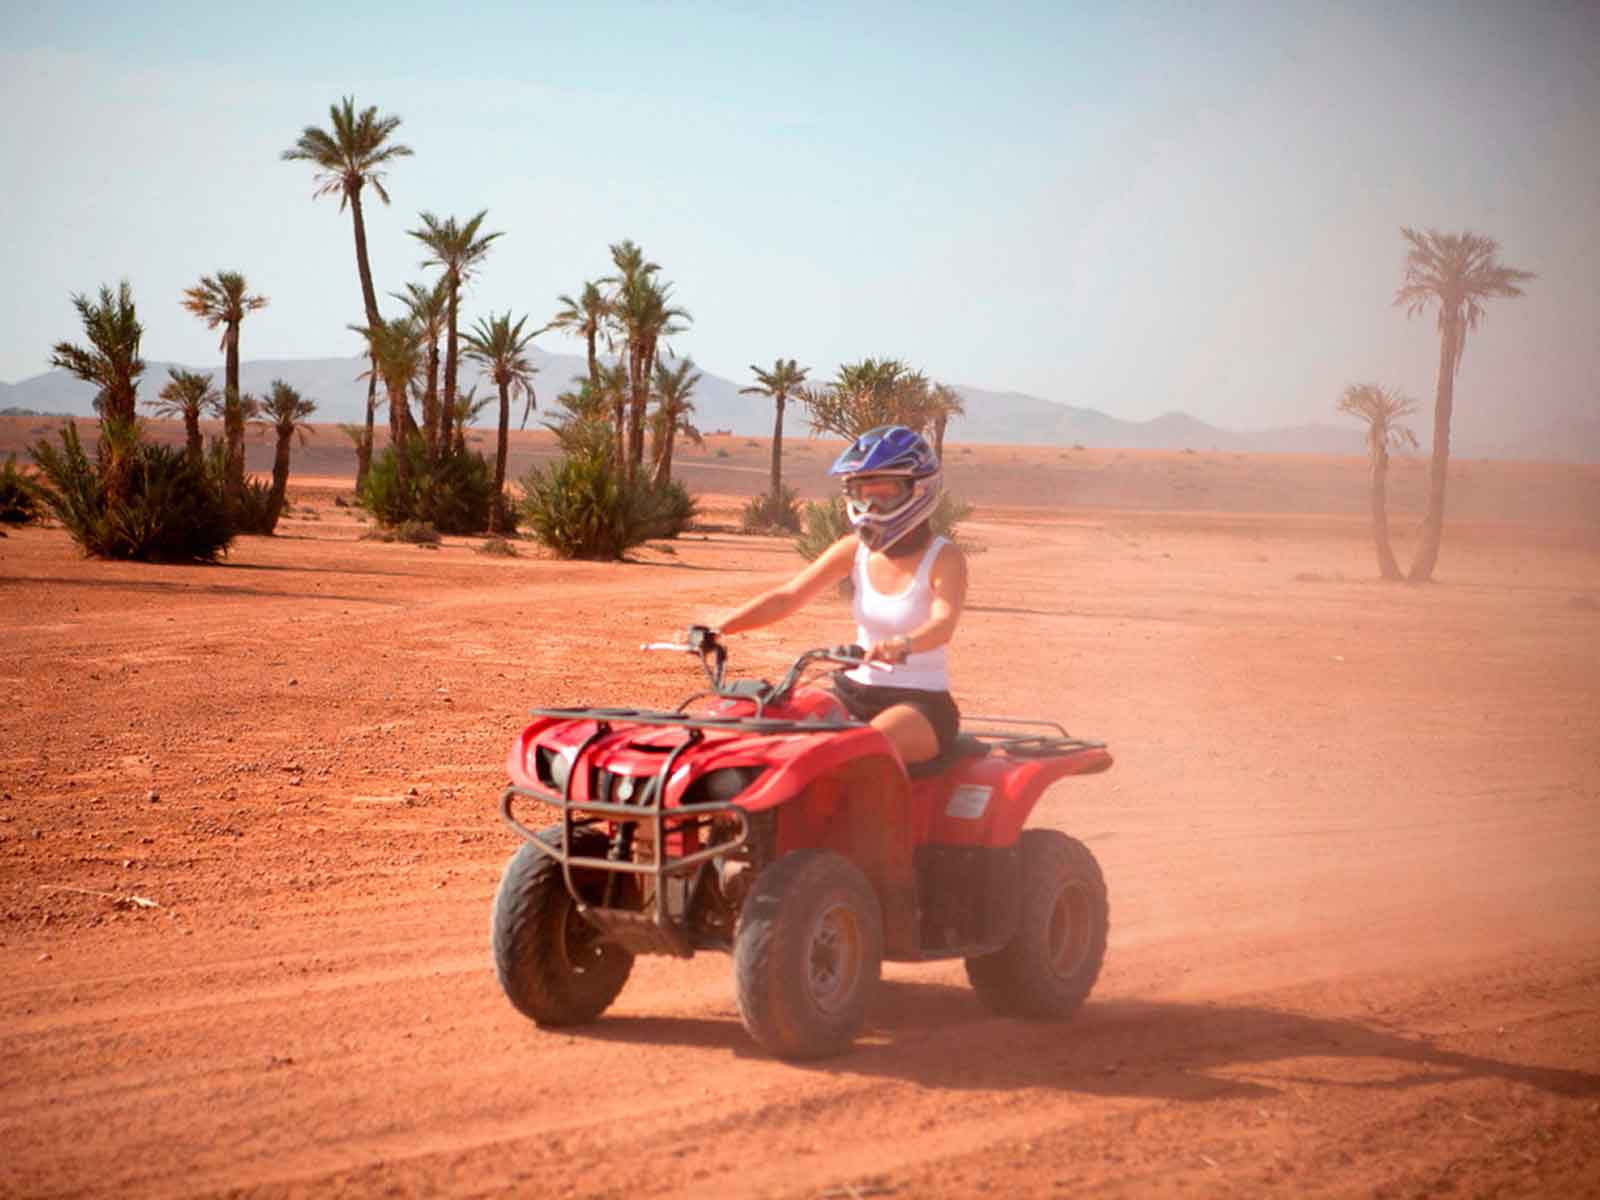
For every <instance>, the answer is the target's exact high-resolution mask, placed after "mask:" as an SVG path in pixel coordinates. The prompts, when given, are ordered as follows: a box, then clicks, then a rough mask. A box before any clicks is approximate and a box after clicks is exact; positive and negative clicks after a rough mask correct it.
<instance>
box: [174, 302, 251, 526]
mask: <svg viewBox="0 0 1600 1200" xmlns="http://www.w3.org/2000/svg"><path fill="white" fill-rule="evenodd" d="M246 286H247V285H246V284H245V281H244V276H243V275H241V274H239V272H237V271H218V272H217V273H216V274H215V275H203V276H201V278H200V282H199V283H197V284H196V285H195V286H194V287H192V288H185V289H184V290H183V300H182V304H183V307H184V308H186V309H188V310H189V311H190V312H192V313H193V314H194V315H195V316H197V317H199V318H200V319H201V320H202V321H204V322H205V323H206V326H207V328H210V329H216V328H217V327H218V326H221V328H222V343H221V347H220V348H221V350H222V351H223V370H222V433H223V440H224V442H225V444H226V447H227V448H226V451H225V454H224V458H223V475H222V498H223V502H224V504H226V505H227V507H228V511H229V512H232V511H234V509H236V508H237V507H238V504H239V496H240V494H241V493H242V492H243V491H244V409H243V406H242V405H241V404H240V401H239V325H240V324H241V323H242V322H243V321H244V319H245V317H246V316H247V315H248V314H250V313H253V312H255V311H256V310H257V309H260V308H265V307H266V306H267V298H266V297H265V296H252V295H250V294H248V292H246V290H245V288H246Z"/></svg>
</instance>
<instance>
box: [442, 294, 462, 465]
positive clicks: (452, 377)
mask: <svg viewBox="0 0 1600 1200" xmlns="http://www.w3.org/2000/svg"><path fill="white" fill-rule="evenodd" d="M459 292H460V285H459V284H458V283H457V281H456V278H455V276H453V275H452V276H451V277H450V315H449V317H448V320H449V328H448V329H446V331H445V335H444V408H443V410H442V411H441V412H440V414H439V444H440V445H441V446H448V445H450V424H451V422H452V421H454V420H455V419H456V361H457V350H456V300H457V298H458V295H459Z"/></svg>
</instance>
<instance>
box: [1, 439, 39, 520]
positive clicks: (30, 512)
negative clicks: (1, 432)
mask: <svg viewBox="0 0 1600 1200" xmlns="http://www.w3.org/2000/svg"><path fill="white" fill-rule="evenodd" d="M43 516H44V499H43V497H41V496H40V494H39V485H38V484H36V483H34V481H33V480H32V479H31V478H29V477H28V475H27V474H26V473H24V472H22V471H19V470H18V469H17V456H16V455H15V454H11V455H7V456H6V465H5V466H3V467H0V523H3V524H6V525H31V524H32V523H33V522H35V521H37V520H39V519H40V518H41V517H43Z"/></svg>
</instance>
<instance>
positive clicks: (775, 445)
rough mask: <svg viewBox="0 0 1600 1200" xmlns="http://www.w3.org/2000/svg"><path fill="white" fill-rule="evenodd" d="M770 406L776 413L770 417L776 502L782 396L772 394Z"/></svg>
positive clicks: (780, 463) (775, 497)
mask: <svg viewBox="0 0 1600 1200" xmlns="http://www.w3.org/2000/svg"><path fill="white" fill-rule="evenodd" d="M772 407H773V408H774V409H775V410H776V412H777V415H776V416H774V417H773V418H772V503H773V504H777V503H778V497H779V496H780V495H781V494H782V491H781V489H782V487H783V397H782V396H774V397H773V398H772Z"/></svg>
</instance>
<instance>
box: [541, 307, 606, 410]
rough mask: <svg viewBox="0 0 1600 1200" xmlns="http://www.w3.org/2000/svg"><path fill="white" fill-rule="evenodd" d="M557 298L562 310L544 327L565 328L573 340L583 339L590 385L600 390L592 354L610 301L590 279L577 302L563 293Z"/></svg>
mask: <svg viewBox="0 0 1600 1200" xmlns="http://www.w3.org/2000/svg"><path fill="white" fill-rule="evenodd" d="M556 299H557V300H559V301H560V302H561V311H559V312H558V313H556V315H555V316H554V317H552V318H551V320H550V324H548V325H546V326H545V328H546V329H565V330H567V331H568V332H569V333H571V334H572V335H573V336H574V337H581V338H582V339H583V342H584V349H585V350H586V351H587V352H588V358H589V386H590V387H593V388H599V386H600V360H599V358H598V357H596V355H595V342H596V340H597V339H598V338H599V337H600V335H601V334H602V333H603V332H604V331H605V328H606V322H607V321H608V320H609V319H610V317H611V302H610V301H609V300H608V299H607V298H606V294H605V293H604V292H602V291H601V290H600V284H598V283H596V282H594V281H592V280H591V281H589V282H586V283H585V284H584V285H583V293H582V295H580V296H579V297H578V299H576V300H574V299H573V298H572V297H571V296H568V295H566V294H564V293H563V294H562V295H560V296H557V297H556Z"/></svg>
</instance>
